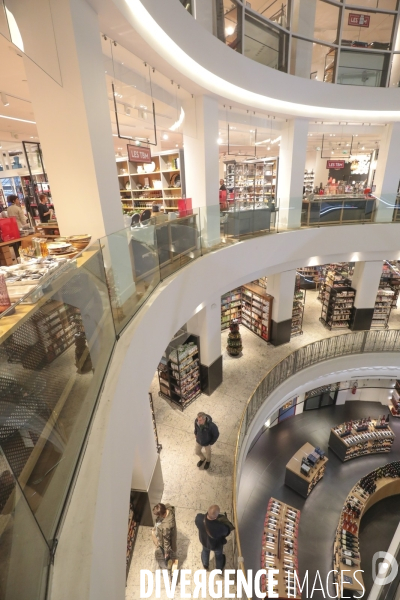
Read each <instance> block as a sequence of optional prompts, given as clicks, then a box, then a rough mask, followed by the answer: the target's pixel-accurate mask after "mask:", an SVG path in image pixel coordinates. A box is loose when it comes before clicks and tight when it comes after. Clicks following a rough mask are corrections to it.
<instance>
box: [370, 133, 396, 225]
mask: <svg viewBox="0 0 400 600" xmlns="http://www.w3.org/2000/svg"><path fill="white" fill-rule="evenodd" d="M399 165H400V123H389V124H387V125H386V126H385V133H384V136H383V139H382V141H381V144H380V148H379V157H378V163H377V166H376V173H375V181H374V185H375V186H376V188H375V192H374V196H376V197H377V198H378V200H377V210H376V214H375V221H378V222H381V223H382V222H388V221H389V222H390V221H391V220H392V217H393V209H394V205H395V204H396V196H397V189H398V187H399V180H400V170H399Z"/></svg>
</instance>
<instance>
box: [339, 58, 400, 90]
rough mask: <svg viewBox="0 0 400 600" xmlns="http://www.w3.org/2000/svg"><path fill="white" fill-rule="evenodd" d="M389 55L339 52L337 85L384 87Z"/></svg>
mask: <svg viewBox="0 0 400 600" xmlns="http://www.w3.org/2000/svg"><path fill="white" fill-rule="evenodd" d="M389 60H390V54H384V53H382V54H381V53H378V52H374V53H371V52H359V51H354V50H343V49H342V50H341V51H340V58H339V68H338V74H337V83H341V84H342V85H362V86H366V87H384V86H385V85H386V78H387V71H388V66H389Z"/></svg>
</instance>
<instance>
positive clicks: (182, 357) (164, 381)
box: [158, 335, 201, 410]
mask: <svg viewBox="0 0 400 600" xmlns="http://www.w3.org/2000/svg"><path fill="white" fill-rule="evenodd" d="M158 380H159V384H160V391H159V395H160V396H161V397H162V398H165V399H167V400H170V401H171V402H174V404H176V405H177V406H179V407H180V408H181V409H182V410H183V409H184V408H186V407H187V406H189V404H191V403H192V402H194V400H196V398H198V397H199V396H200V394H201V388H200V357H199V344H198V337H197V336H195V335H189V336H188V338H187V340H186V343H184V344H180V345H178V346H177V347H173V346H172V345H170V346H169V347H168V349H167V351H166V356H163V357H162V359H161V361H160V363H159V365H158Z"/></svg>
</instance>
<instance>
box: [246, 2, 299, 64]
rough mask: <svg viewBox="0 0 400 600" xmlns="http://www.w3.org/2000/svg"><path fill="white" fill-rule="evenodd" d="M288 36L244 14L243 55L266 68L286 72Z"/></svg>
mask: <svg viewBox="0 0 400 600" xmlns="http://www.w3.org/2000/svg"><path fill="white" fill-rule="evenodd" d="M288 45H289V36H288V34H287V33H285V32H284V31H282V30H281V29H278V28H275V27H273V26H272V25H268V24H267V23H263V22H262V21H259V20H258V19H256V18H255V17H253V16H250V15H249V14H247V13H246V15H245V30H244V54H245V56H247V57H248V58H251V59H252V60H255V61H256V62H259V63H261V64H263V65H266V66H267V67H271V68H272V69H277V70H278V71H287V62H288Z"/></svg>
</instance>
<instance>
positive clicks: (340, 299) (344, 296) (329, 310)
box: [320, 270, 356, 330]
mask: <svg viewBox="0 0 400 600" xmlns="http://www.w3.org/2000/svg"><path fill="white" fill-rule="evenodd" d="M355 295H356V291H355V289H354V288H352V287H351V286H350V280H349V279H347V278H346V277H344V276H343V275H342V273H340V272H338V271H337V270H329V271H328V273H327V275H326V278H325V289H324V292H323V295H322V311H321V317H320V321H321V323H323V324H324V325H325V326H326V327H328V329H331V330H332V329H348V328H349V325H350V318H351V315H352V309H353V305H354V298H355Z"/></svg>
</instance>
